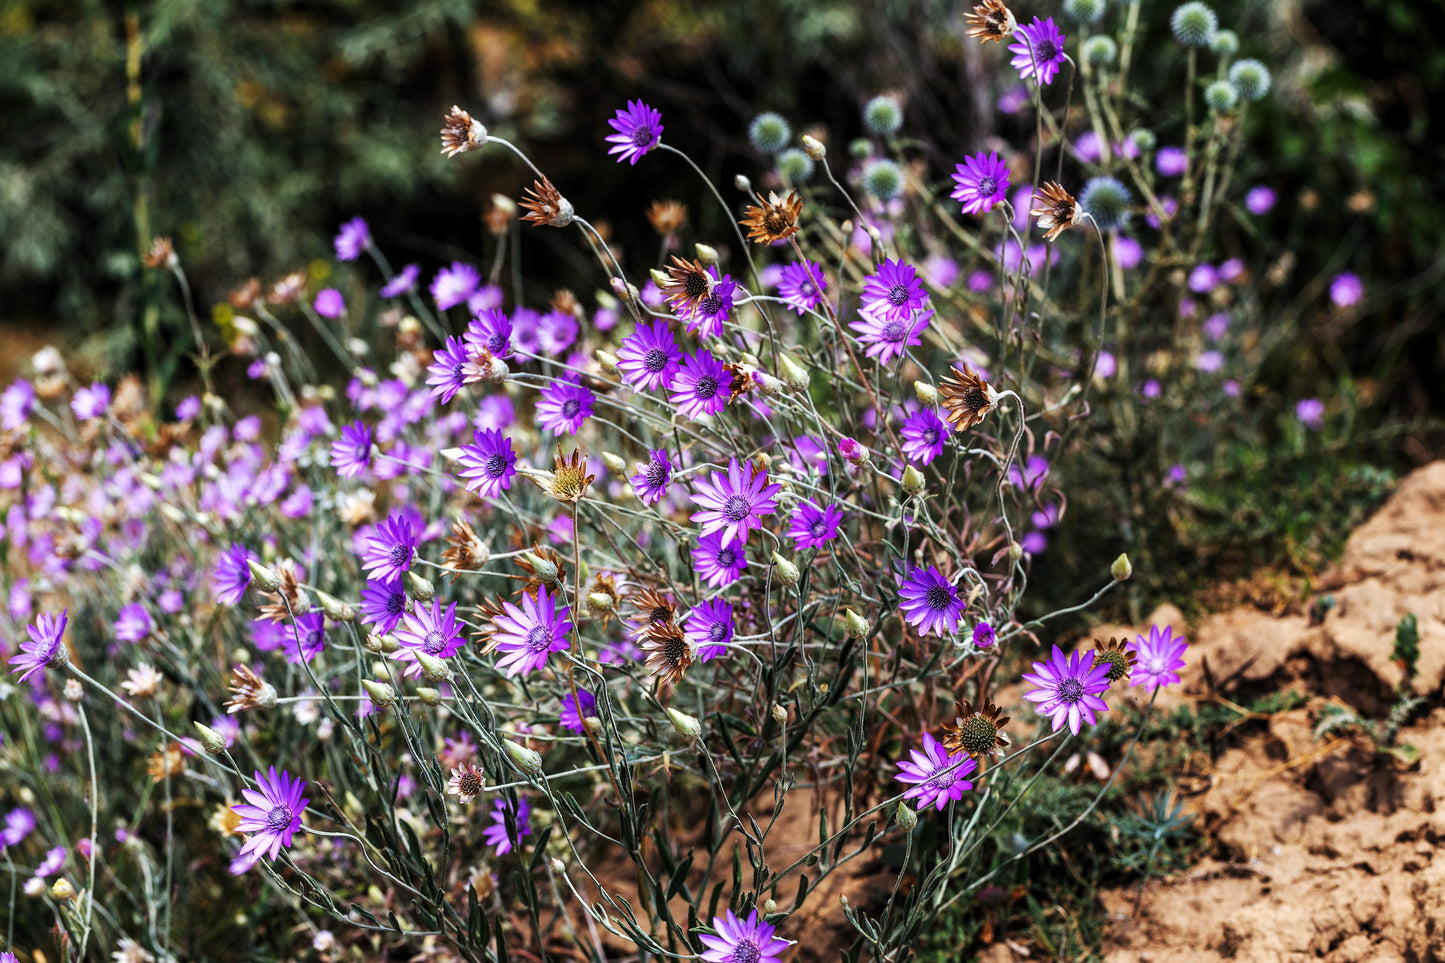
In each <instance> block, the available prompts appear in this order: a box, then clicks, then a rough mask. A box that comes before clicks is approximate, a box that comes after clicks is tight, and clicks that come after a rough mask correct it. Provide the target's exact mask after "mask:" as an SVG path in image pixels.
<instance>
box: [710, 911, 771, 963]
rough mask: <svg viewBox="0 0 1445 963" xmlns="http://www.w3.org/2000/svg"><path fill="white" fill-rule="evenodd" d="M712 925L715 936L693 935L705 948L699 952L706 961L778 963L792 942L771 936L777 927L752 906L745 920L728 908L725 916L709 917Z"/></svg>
mask: <svg viewBox="0 0 1445 963" xmlns="http://www.w3.org/2000/svg"><path fill="white" fill-rule="evenodd" d="M712 928H713V929H714V930H716V931H717V935H716V936H714V935H713V934H711V933H699V934H698V935H697V938H698V939H699V940H701V941H702V945H703V946H705V947H706V949H705V950H703V953H702V959H703V960H705V961H706V963H781V960H782V953H783V952H784V951H785V950H786V949H787V948H788V947H790V946H792V945H793V943H792V941H791V940H784V939H779V938H778V937H776V936H774V935H773V934H774V933H776V932H777V927H775V926H773V925H772V924H771V923H767V922H764V921H763V920H761V919H759V918H758V911H757V910H756V909H755V910H753V911H752V912H751V913H749V914H748V916H747V919H739V918H738V917H737V916H736V915H734V913H733V911H732V910H731V909H729V910H727V913H726V915H724V916H714V917H713V918H712Z"/></svg>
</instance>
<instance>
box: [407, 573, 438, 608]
mask: <svg viewBox="0 0 1445 963" xmlns="http://www.w3.org/2000/svg"><path fill="white" fill-rule="evenodd" d="M406 577H407V580H408V581H409V582H411V594H412V595H414V596H416V600H417V601H418V602H430V601H431V600H432V599H434V598H436V597H437V590H436V586H435V585H433V584H432V583H431V581H430V580H428V579H426V578H424V577H423V576H421V575H418V574H417V573H416V572H407V573H406Z"/></svg>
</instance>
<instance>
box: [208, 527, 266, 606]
mask: <svg viewBox="0 0 1445 963" xmlns="http://www.w3.org/2000/svg"><path fill="white" fill-rule="evenodd" d="M248 559H256V556H254V555H252V554H251V553H250V552H248V551H246V546H244V545H242V544H240V543H239V542H232V543H231V547H230V548H229V549H227V550H226V551H224V552H222V553H221V554H220V555H219V556H218V557H217V558H216V567H215V569H213V570H212V571H211V594H212V595H214V596H215V597H216V601H217V602H218V603H219V604H221V605H235V604H236V603H237V602H239V601H241V599H242V598H243V597H244V596H245V594H246V588H247V586H249V585H250V584H251V566H249V565H247V564H246V562H247V560H248ZM258 561H259V560H258Z"/></svg>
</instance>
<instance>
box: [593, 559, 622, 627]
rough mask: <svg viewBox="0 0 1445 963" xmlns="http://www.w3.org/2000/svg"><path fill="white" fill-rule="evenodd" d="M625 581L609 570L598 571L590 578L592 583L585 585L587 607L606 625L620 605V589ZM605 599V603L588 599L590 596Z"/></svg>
mask: <svg viewBox="0 0 1445 963" xmlns="http://www.w3.org/2000/svg"><path fill="white" fill-rule="evenodd" d="M625 584H626V583H625V581H624V580H623V578H622V577H621V576H620V575H615V574H613V573H611V572H598V573H597V575H595V576H594V577H593V579H592V584H590V585H588V586H587V597H588V599H589V603H588V608H590V609H591V610H592V612H593V613H594V614H596V615H600V616H601V617H602V624H603V625H606V624H607V623H608V622H609V621H610V620H611V619H612V616H613V615H615V614H617V612H618V609H619V607H620V606H621V605H622V589H623V586H624V585H625ZM594 595H596V596H598V597H600V598H602V599H605V600H606V602H605V604H601V605H599V604H595V603H592V602H591V601H590V600H591V598H592V596H594Z"/></svg>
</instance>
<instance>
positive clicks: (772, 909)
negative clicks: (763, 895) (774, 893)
mask: <svg viewBox="0 0 1445 963" xmlns="http://www.w3.org/2000/svg"><path fill="white" fill-rule="evenodd" d="M777 911H778V901H777V900H775V899H773V898H772V897H768V898H767V899H765V900H763V915H764V916H772V915H773V914H774V913H776V912H777Z"/></svg>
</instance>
